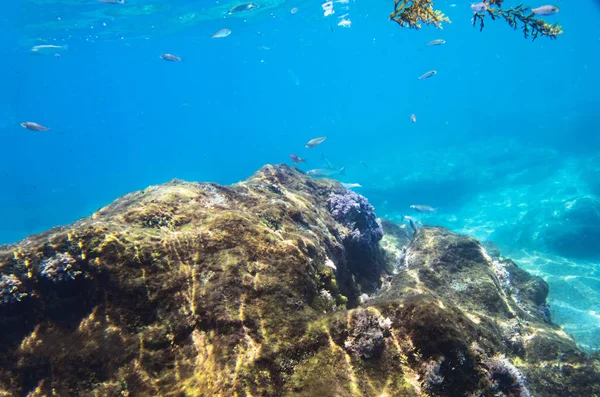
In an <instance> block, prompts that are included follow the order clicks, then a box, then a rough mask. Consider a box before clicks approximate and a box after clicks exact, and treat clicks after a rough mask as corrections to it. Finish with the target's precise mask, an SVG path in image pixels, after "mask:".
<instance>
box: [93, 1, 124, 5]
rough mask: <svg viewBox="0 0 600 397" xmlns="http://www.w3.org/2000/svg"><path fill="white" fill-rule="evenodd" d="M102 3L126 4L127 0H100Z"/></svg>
mask: <svg viewBox="0 0 600 397" xmlns="http://www.w3.org/2000/svg"><path fill="white" fill-rule="evenodd" d="M98 1H99V2H100V3H108V4H125V0H98Z"/></svg>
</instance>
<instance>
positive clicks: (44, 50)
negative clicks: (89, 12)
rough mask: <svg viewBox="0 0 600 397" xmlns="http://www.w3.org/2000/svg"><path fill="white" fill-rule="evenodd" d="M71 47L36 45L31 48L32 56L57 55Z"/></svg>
mask: <svg viewBox="0 0 600 397" xmlns="http://www.w3.org/2000/svg"><path fill="white" fill-rule="evenodd" d="M68 49H69V46H67V45H52V44H43V45H35V46H33V47H31V53H32V54H57V53H58V52H59V51H63V50H68Z"/></svg>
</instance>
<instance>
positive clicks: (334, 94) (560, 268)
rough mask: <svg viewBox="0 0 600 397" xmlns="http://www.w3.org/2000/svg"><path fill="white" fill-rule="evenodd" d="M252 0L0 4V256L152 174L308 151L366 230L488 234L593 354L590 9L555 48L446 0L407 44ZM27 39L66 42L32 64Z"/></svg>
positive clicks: (581, 10) (240, 169)
mask: <svg viewBox="0 0 600 397" xmlns="http://www.w3.org/2000/svg"><path fill="white" fill-rule="evenodd" d="M255 3H256V4H258V5H259V8H257V9H254V10H251V11H249V12H247V13H243V14H237V15H227V10H229V9H230V8H231V7H232V6H234V5H237V4H239V2H231V1H225V2H223V1H220V2H214V1H196V2H192V1H183V0H179V1H164V0H163V1H156V0H153V1H145V0H126V3H125V4H123V5H118V4H106V3H101V2H97V1H94V0H54V1H49V0H21V1H19V2H11V3H7V4H3V13H2V15H1V16H0V20H1V21H2V28H1V29H2V38H1V39H0V46H1V47H0V51H2V54H3V57H2V59H3V63H2V70H3V73H2V74H1V77H0V81H1V82H2V88H3V89H2V92H3V95H1V96H0V134H1V135H2V148H3V150H2V156H0V188H1V192H2V194H1V195H0V243H9V242H14V241H17V240H19V239H21V238H23V237H25V236H27V235H29V234H31V233H36V232H40V231H43V230H45V229H48V228H50V227H52V226H55V225H60V224H66V223H69V222H72V221H74V220H76V219H78V218H80V217H83V216H87V215H90V214H91V213H92V212H93V211H95V210H96V209H97V208H99V207H101V206H103V205H105V204H107V203H109V202H110V201H112V200H113V199H115V198H116V197H118V196H120V195H122V194H124V193H127V192H130V191H132V190H136V189H141V188H144V187H146V186H148V185H151V184H157V183H162V182H166V181H168V180H170V179H172V178H180V179H186V180H197V181H214V182H218V183H224V184H228V183H234V182H237V181H239V180H241V179H245V178H246V177H248V176H249V175H250V174H251V173H252V172H254V171H255V170H256V169H258V168H259V167H260V166H262V165H263V164H265V163H289V157H288V156H289V154H290V153H294V154H296V155H298V156H300V157H302V158H305V159H307V163H306V164H303V165H301V166H300V168H302V169H303V170H308V169H311V168H319V167H323V166H325V162H324V161H323V160H322V156H326V157H327V158H328V159H329V161H330V162H331V163H333V165H334V166H336V167H345V169H346V176H342V177H340V180H342V181H344V182H350V183H360V184H361V185H362V186H363V187H362V188H360V189H357V191H358V192H360V193H362V194H364V195H365V196H367V197H368V198H369V199H370V201H371V202H372V203H373V204H374V206H375V208H376V210H377V213H378V215H379V216H385V217H389V218H391V219H394V220H397V221H399V222H401V221H402V215H408V214H410V215H413V216H414V217H415V218H416V219H417V220H419V221H420V222H422V223H423V224H428V225H443V226H447V227H450V228H451V229H453V230H456V231H460V232H463V233H469V234H471V235H474V236H475V237H478V238H480V239H483V240H489V241H493V242H495V243H496V245H498V246H499V247H500V249H501V250H502V252H503V253H504V254H506V255H511V256H513V257H514V258H516V259H518V261H519V264H520V265H521V266H523V267H525V268H526V269H528V270H529V271H531V272H533V273H535V274H539V275H541V276H543V277H544V278H545V279H546V280H547V281H548V282H549V283H550V286H551V295H550V303H551V309H552V313H553V316H554V320H555V321H556V322H558V323H560V324H562V325H563V327H564V328H565V330H567V331H568V332H570V333H571V334H573V335H574V336H575V337H576V338H577V340H578V341H579V342H580V343H581V344H582V345H583V346H584V347H586V348H588V349H597V348H598V347H599V346H600V274H599V269H598V268H599V267H600V134H599V133H600V127H599V118H600V116H598V110H597V109H598V108H599V106H600V74H599V73H598V70H600V33H599V31H598V29H597V26H598V21H599V20H600V4H599V3H597V2H594V1H591V0H582V1H580V2H577V3H576V4H574V3H573V4H572V3H568V2H562V1H560V0H559V1H558V3H556V4H557V5H558V6H559V7H560V12H559V13H558V14H557V15H553V16H548V17H545V18H546V20H547V21H548V22H551V23H554V22H560V24H561V25H562V26H563V29H564V31H565V33H564V34H563V35H561V36H559V38H558V39H557V40H549V39H547V38H539V39H538V40H536V41H534V42H531V40H526V39H524V38H523V36H522V34H521V33H520V32H519V31H513V30H511V29H510V28H509V27H508V26H507V25H506V24H505V23H504V22H503V21H496V22H492V21H487V23H486V27H485V29H484V30H483V32H479V29H476V28H473V27H472V26H471V22H470V20H471V18H472V11H471V10H470V8H469V5H470V3H469V2H464V1H460V2H459V1H456V2H453V1H439V0H438V1H436V2H435V4H436V8H438V9H440V10H442V11H443V12H444V13H445V14H446V15H448V16H449V17H450V18H451V20H452V24H447V25H444V29H443V30H439V29H435V28H433V27H424V28H423V29H421V30H419V31H415V30H409V29H402V28H400V27H399V26H397V25H396V24H395V23H393V22H389V21H388V17H389V13H390V12H391V11H392V9H393V1H391V0H389V1H388V0H378V1H364V2H363V1H361V0H358V1H350V2H349V3H348V4H343V3H335V4H334V9H335V10H336V12H335V14H333V15H330V16H324V13H323V8H322V6H321V2H320V1H284V0H265V1H256V2H255ZM517 3H518V2H510V1H509V0H506V2H505V5H507V6H510V5H516V4H517ZM529 5H531V6H539V5H541V4H538V3H531V4H529ZM292 8H297V12H295V13H292V12H291V10H292ZM344 14H347V16H346V17H345V19H350V20H351V21H352V24H351V26H350V27H343V26H338V22H339V21H340V17H341V16H343V15H344ZM223 28H227V29H231V31H232V33H231V35H230V36H228V37H225V38H222V39H211V35H212V34H214V33H215V32H216V31H218V30H219V29H223ZM433 39H444V40H445V41H446V44H444V45H441V46H427V45H426V43H427V42H429V41H430V40H433ZM40 44H53V45H67V46H68V49H66V50H62V51H60V56H59V57H56V56H55V55H54V53H50V54H48V55H32V54H31V53H30V48H31V47H32V46H33V45H40ZM162 53H172V54H175V55H177V56H180V57H181V58H183V61H182V62H166V61H164V60H161V59H160V57H159V56H160V54H162ZM432 69H435V70H437V71H438V73H437V74H436V75H435V76H433V77H432V78H430V79H426V80H419V79H418V77H419V76H421V75H422V74H423V73H425V72H426V71H428V70H432ZM411 114H415V116H416V118H417V121H416V123H412V122H411V119H410V116H411ZM24 121H33V122H37V123H40V124H42V125H44V126H47V127H50V128H51V130H50V131H48V132H32V131H27V130H25V129H23V128H21V127H20V125H19V124H20V123H21V122H24ZM323 135H326V136H327V140H326V141H325V142H324V143H323V144H322V145H320V146H317V147H315V148H312V149H306V148H305V147H304V145H305V144H306V142H307V141H308V140H309V139H311V138H314V137H318V136H323ZM412 204H426V205H431V206H433V207H436V208H438V211H437V213H436V214H434V215H420V214H414V213H411V210H410V208H409V206H410V205H412Z"/></svg>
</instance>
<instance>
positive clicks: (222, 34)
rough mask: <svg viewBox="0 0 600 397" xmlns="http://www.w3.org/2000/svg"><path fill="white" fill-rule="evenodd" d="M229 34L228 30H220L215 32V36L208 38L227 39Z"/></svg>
mask: <svg viewBox="0 0 600 397" xmlns="http://www.w3.org/2000/svg"><path fill="white" fill-rule="evenodd" d="M230 34H231V30H230V29H221V30H219V31H218V32H216V33H215V34H213V35H212V36H210V37H211V38H213V39H222V38H223V37H227V36H229V35H230Z"/></svg>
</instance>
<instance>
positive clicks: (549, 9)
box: [531, 6, 558, 15]
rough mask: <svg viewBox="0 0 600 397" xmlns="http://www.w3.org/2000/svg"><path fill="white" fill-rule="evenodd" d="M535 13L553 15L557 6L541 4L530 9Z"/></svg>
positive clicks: (556, 10)
mask: <svg viewBox="0 0 600 397" xmlns="http://www.w3.org/2000/svg"><path fill="white" fill-rule="evenodd" d="M531 12H533V13H534V14H535V15H554V14H556V13H557V12H558V7H557V6H541V7H537V8H534V9H532V10H531Z"/></svg>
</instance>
